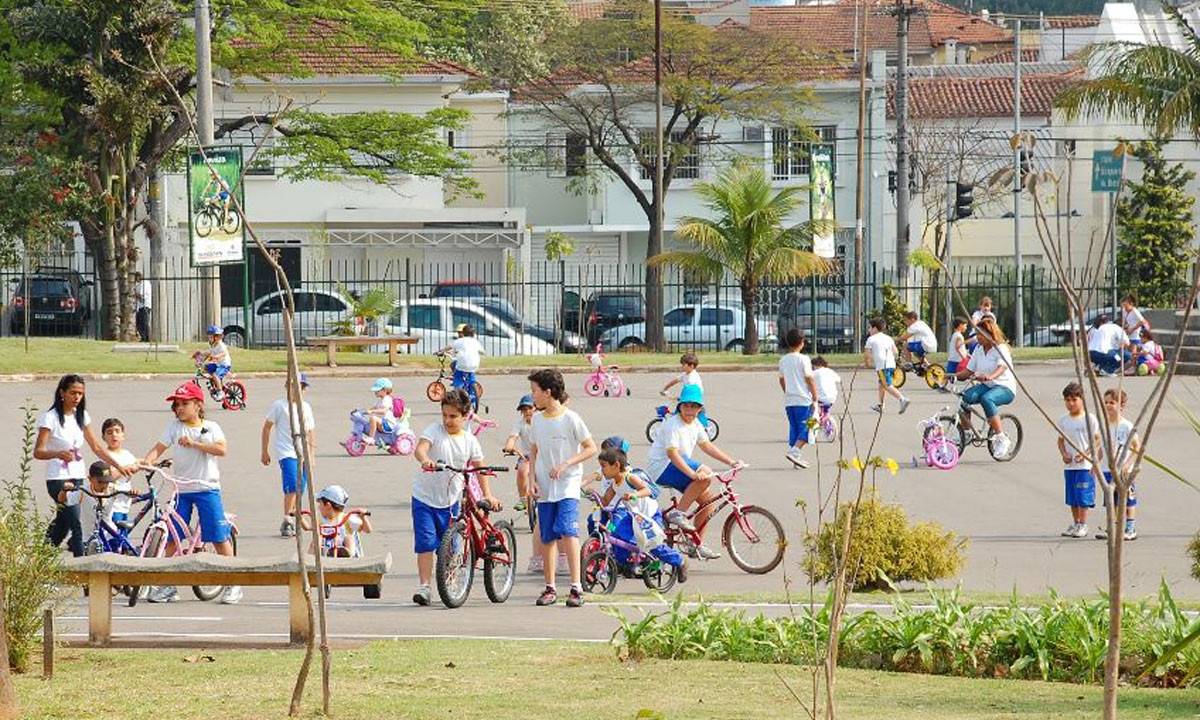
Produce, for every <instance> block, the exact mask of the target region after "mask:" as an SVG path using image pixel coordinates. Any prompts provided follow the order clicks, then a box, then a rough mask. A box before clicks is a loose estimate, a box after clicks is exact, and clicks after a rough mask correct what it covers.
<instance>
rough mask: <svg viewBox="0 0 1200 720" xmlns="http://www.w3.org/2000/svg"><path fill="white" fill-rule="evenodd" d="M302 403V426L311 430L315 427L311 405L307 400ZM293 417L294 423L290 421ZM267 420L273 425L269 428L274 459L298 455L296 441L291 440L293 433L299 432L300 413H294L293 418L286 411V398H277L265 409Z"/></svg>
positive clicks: (297, 433) (296, 456)
mask: <svg viewBox="0 0 1200 720" xmlns="http://www.w3.org/2000/svg"><path fill="white" fill-rule="evenodd" d="M302 405H303V412H304V427H305V429H307V430H312V429H313V428H315V427H316V423H315V422H313V411H312V405H309V404H308V401H307V400H304V401H303V402H302ZM294 407H295V406H294V405H293V408H294ZM293 419H294V420H295V422H294V423H293V422H292V420H293ZM267 421H268V422H270V423H271V424H272V425H273V426H274V427H272V428H271V449H272V450H273V451H274V455H275V459H276V460H282V459H283V458H298V457H300V455H299V454H298V453H297V452H296V443H295V442H294V441H293V440H292V438H293V437H294V436H295V435H299V434H300V413H299V412H297V413H295V416H294V418H293V416H292V415H291V414H289V413H288V403H287V400H286V399H285V398H279V399H278V400H276V401H275V402H273V403H271V407H270V408H268V409H267ZM289 428H290V430H289Z"/></svg>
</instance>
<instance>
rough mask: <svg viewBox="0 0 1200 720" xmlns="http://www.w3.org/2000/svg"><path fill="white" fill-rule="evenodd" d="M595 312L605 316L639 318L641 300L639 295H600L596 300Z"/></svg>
mask: <svg viewBox="0 0 1200 720" xmlns="http://www.w3.org/2000/svg"><path fill="white" fill-rule="evenodd" d="M596 310H597V311H598V312H600V313H603V314H605V315H625V316H627V317H641V315H642V298H641V296H640V295H601V296H599V297H597V298H596Z"/></svg>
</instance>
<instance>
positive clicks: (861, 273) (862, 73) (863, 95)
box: [850, 1, 870, 351]
mask: <svg viewBox="0 0 1200 720" xmlns="http://www.w3.org/2000/svg"><path fill="white" fill-rule="evenodd" d="M859 5H860V6H861V8H860V10H859V12H860V17H859V23H860V25H859V29H858V42H857V43H856V46H857V48H858V165H856V167H857V168H858V169H857V171H856V172H855V177H856V178H857V188H856V194H855V197H854V217H855V221H854V296H853V297H852V298H851V308H850V309H851V317H853V318H854V349H855V350H856V351H858V350H862V347H861V343H862V331H863V326H862V318H863V315H865V314H866V312H865V311H864V309H863V305H864V300H865V298H864V294H865V293H864V292H863V291H864V288H863V284H864V283H865V281H866V266H865V264H864V260H863V252H864V251H865V247H864V246H865V243H864V242H863V214H864V213H865V212H866V203H867V196H866V178H865V176H864V171H865V169H866V144H867V64H868V62H867V58H868V54H869V53H868V48H867V13H868V12H869V10H870V6H869V5H868V3H866V2H865V1H860V2H859Z"/></svg>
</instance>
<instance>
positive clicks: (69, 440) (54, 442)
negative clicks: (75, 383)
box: [38, 408, 92, 505]
mask: <svg viewBox="0 0 1200 720" xmlns="http://www.w3.org/2000/svg"><path fill="white" fill-rule="evenodd" d="M91 423H92V417H91V415H88V414H87V412H86V411H85V412H84V413H83V427H87V426H88V425H90V424H91ZM41 428H46V429H47V430H49V431H50V437H48V438H46V450H48V451H50V452H61V451H63V450H75V458H76V459H74V460H72V461H71V462H69V463H65V462H63V461H62V460H59V459H58V458H54V459H53V460H48V461H47V462H46V479H47V480H83V479H84V478H86V477H87V465H85V464H84V462H83V446H84V445H85V444H86V441H85V440H84V437H83V428H81V427H79V423H78V422H77V421H76V420H75V414H74V413H70V414H64V415H63V420H62V422H61V423H60V422H59V421H58V413H56V412H55V411H54V408H50V409H49V410H47V411H46V412H44V413H42V417H41V418H39V419H38V429H39V430H40V429H41ZM79 495H80V493H78V492H72V493H68V496H73V497H74V502H71V500H70V499H68V501H67V504H68V505H78V504H79Z"/></svg>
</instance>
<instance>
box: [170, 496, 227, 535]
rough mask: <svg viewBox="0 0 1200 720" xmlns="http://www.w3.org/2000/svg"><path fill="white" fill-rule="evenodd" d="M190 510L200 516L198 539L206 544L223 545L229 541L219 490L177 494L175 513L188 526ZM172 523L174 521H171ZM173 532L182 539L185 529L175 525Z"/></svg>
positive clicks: (190, 519)
mask: <svg viewBox="0 0 1200 720" xmlns="http://www.w3.org/2000/svg"><path fill="white" fill-rule="evenodd" d="M192 508H195V509H196V512H197V514H199V515H200V539H201V540H203V541H204V542H206V543H214V544H215V543H223V542H225V541H226V540H228V539H229V535H230V526H229V521H228V520H226V519H225V506H224V505H222V504H221V491H220V490H203V491H201V492H186V493H179V495H177V496H176V498H175V512H177V513H179V517H181V518H183V521H184V522H185V523H187V524H189V525H191V523H192ZM172 522H174V521H172ZM175 531H176V532H177V533H179V535H180V536H181V537H182V536H183V535H185V534H186V533H187V530H186V529H185V528H181V527H179V524H178V523H176V524H175Z"/></svg>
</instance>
